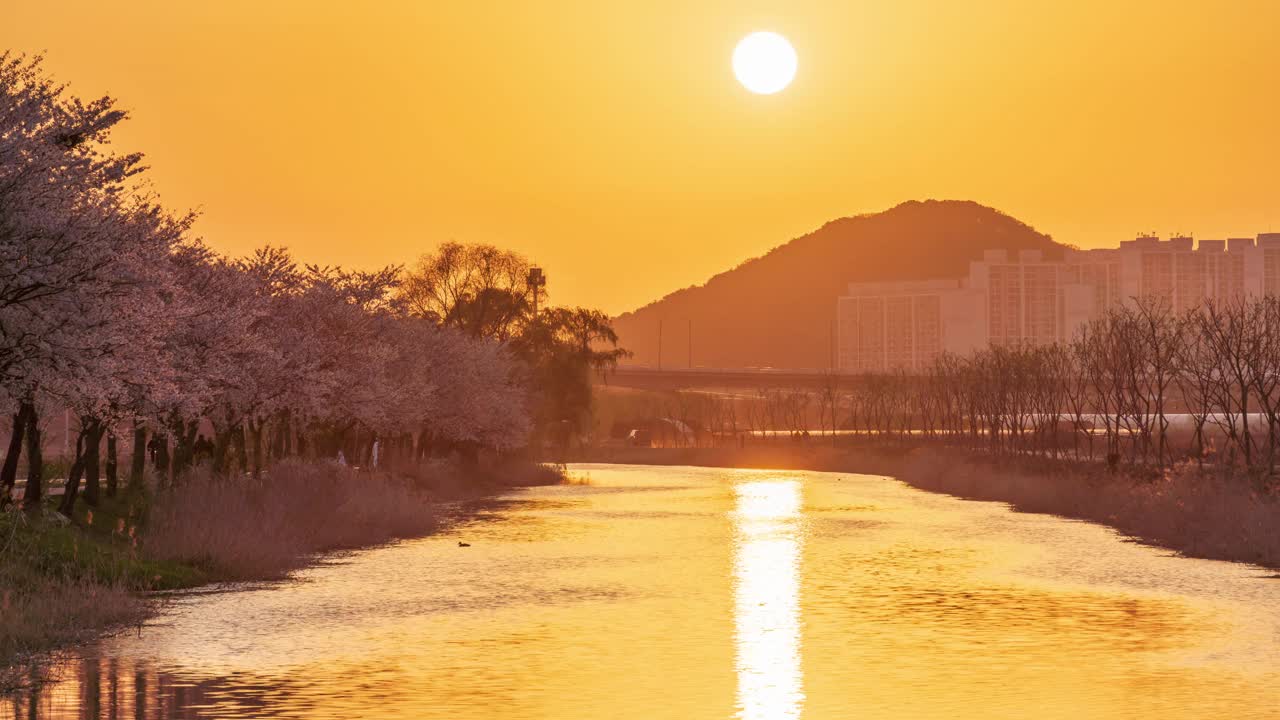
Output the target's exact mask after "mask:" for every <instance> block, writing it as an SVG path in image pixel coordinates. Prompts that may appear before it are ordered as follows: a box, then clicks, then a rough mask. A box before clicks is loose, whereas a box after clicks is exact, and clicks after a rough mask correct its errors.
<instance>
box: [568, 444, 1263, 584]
mask: <svg viewBox="0 0 1280 720" xmlns="http://www.w3.org/2000/svg"><path fill="white" fill-rule="evenodd" d="M570 459H571V461H572V462H604V463H624V464H637V465H696V466H707V467H729V468H764V469H778V470H818V471H825V472H846V473H860V474H870V475H887V476H891V477H893V478H896V479H898V480H900V481H902V482H904V483H906V484H908V485H911V486H913V487H916V488H919V489H921V490H927V491H930V492H937V493H943V494H947V495H953V496H956V497H960V498H964V499H968V500H985V501H997V502H1005V503H1008V504H1009V505H1010V506H1012V507H1013V508H1014V509H1015V510H1018V511H1021V512H1031V513H1045V514H1050V515H1058V516H1062V517H1068V518H1075V519H1079V520H1087V521H1089V522H1094V523H1099V524H1102V525H1107V526H1109V527H1112V528H1114V529H1115V530H1117V531H1118V532H1120V533H1122V534H1124V535H1126V536H1128V537H1131V538H1133V539H1134V540H1137V541H1140V542H1144V543H1147V544H1151V545H1156V546H1160V547H1164V548H1167V549H1170V550H1173V551H1175V552H1178V553H1180V554H1182V555H1186V556H1188V557H1197V558H1206V559H1211V560H1230V561H1234V562H1247V563H1254V564H1256V565H1261V566H1264V567H1267V568H1271V569H1280V497H1277V496H1276V494H1275V493H1274V492H1266V491H1262V490H1259V489H1258V488H1256V487H1255V486H1253V485H1252V484H1251V483H1250V481H1248V480H1247V479H1243V478H1222V477H1220V476H1218V475H1217V474H1215V473H1211V472H1205V471H1201V470H1200V469H1198V468H1197V467H1196V466H1195V465H1182V466H1179V467H1177V468H1174V469H1171V470H1168V471H1166V472H1164V473H1162V474H1160V475H1158V476H1149V477H1135V476H1130V475H1125V474H1112V473H1109V472H1107V471H1106V469H1105V468H1104V467H1103V466H1101V465H1100V464H1097V463H1080V462H1071V461H1055V460H1047V459H1042V458H1001V459H995V458H992V457H990V456H986V455H980V454H976V453H971V452H965V451H960V450H955V449H950V448H928V447H919V448H914V449H894V450H872V449H863V448H857V449H851V448H843V447H831V446H828V445H822V444H820V443H818V442H817V441H816V439H815V441H814V442H812V443H811V444H806V445H782V444H779V445H757V446H749V447H746V448H732V447H730V448H629V447H627V448H600V449H588V450H585V451H575V454H573V455H571V456H570Z"/></svg>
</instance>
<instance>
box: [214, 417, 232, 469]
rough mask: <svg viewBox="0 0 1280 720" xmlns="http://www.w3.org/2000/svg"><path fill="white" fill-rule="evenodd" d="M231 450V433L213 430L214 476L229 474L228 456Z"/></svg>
mask: <svg viewBox="0 0 1280 720" xmlns="http://www.w3.org/2000/svg"><path fill="white" fill-rule="evenodd" d="M230 448H231V431H230V430H219V429H218V428H216V427H215V428H214V430H213V474H215V475H218V476H223V475H226V474H227V455H228V454H229V452H228V451H229V450H230Z"/></svg>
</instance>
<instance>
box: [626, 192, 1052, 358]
mask: <svg viewBox="0 0 1280 720" xmlns="http://www.w3.org/2000/svg"><path fill="white" fill-rule="evenodd" d="M1064 247H1065V246H1063V245H1060V244H1058V243H1056V242H1054V241H1053V239H1052V238H1050V237H1049V236H1048V235H1045V234H1043V233H1039V232H1036V230H1035V229H1034V228H1032V227H1031V226H1029V225H1026V224H1025V223H1022V222H1019V221H1018V220H1016V219H1014V218H1012V217H1010V216H1008V215H1005V214H1004V213H1002V212H999V211H997V210H993V209H992V208H989V207H985V206H983V205H979V204H978V203H975V202H969V201H958V200H926V201H910V202H905V203H902V204H901V205H898V206H896V207H893V208H891V209H889V210H885V211H884V212H880V213H875V214H870V215H858V216H855V217H846V218H840V219H839V220H832V221H831V222H829V223H827V224H826V225H823V226H822V227H821V228H819V229H817V230H815V231H813V232H811V233H809V234H808V235H804V236H802V237H798V238H796V239H794V240H792V241H790V242H788V243H786V244H785V245H781V246H779V247H776V248H774V249H773V250H770V251H769V252H768V253H766V254H765V255H763V256H762V257H758V258H754V259H752V260H748V261H746V262H744V263H742V264H741V265H739V266H738V267H736V268H734V269H732V270H729V271H727V272H723V273H720V274H719V275H716V276H715V277H713V278H711V279H710V280H708V281H707V282H706V283H705V284H703V285H695V286H693V287H688V288H685V289H683V290H677V291H676V292H673V293H671V294H670V295H667V296H666V297H664V298H662V299H661V300H658V301H656V302H653V303H650V304H648V305H645V306H644V307H641V308H639V309H637V310H635V311H633V312H629V313H624V314H623V315H620V316H618V317H617V318H615V319H614V327H615V328H616V329H617V331H618V335H619V336H620V339H621V343H620V344H621V345H622V346H623V347H625V348H627V349H629V350H631V351H632V352H634V353H635V356H634V357H633V358H631V359H630V360H628V361H627V362H629V363H634V364H637V365H648V366H654V365H657V364H658V363H657V361H658V331H659V322H660V321H661V326H662V365H663V366H664V367H669V368H682V367H687V366H688V364H689V336H690V334H691V333H690V322H692V336H693V353H692V358H693V364H694V365H695V366H703V367H726V368H729V367H780V368H825V367H828V365H829V358H830V357H831V354H830V343H831V334H832V327H833V320H834V317H835V307H836V298H837V297H839V296H840V295H842V294H844V292H845V289H846V286H847V285H848V283H850V282H856V281H884V280H927V279H933V278H959V277H963V276H965V275H967V274H968V272H969V261H970V260H976V259H980V258H981V257H982V252H983V251H984V250H994V249H1007V250H1011V251H1017V250H1043V251H1044V252H1045V255H1046V257H1055V256H1058V255H1059V254H1060V253H1061V251H1062V249H1063V248H1064Z"/></svg>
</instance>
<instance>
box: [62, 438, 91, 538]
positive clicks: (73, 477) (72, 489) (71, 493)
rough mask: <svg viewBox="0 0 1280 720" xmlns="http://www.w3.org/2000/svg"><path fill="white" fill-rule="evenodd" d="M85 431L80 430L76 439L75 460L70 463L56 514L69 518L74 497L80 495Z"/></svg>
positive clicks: (85, 439)
mask: <svg viewBox="0 0 1280 720" xmlns="http://www.w3.org/2000/svg"><path fill="white" fill-rule="evenodd" d="M87 434H88V431H87V430H81V431H80V436H79V437H77V438H76V459H75V462H73V463H71V470H70V471H69V472H68V473H67V487H66V489H65V490H64V491H63V493H62V502H60V503H58V512H60V513H62V514H63V515H66V516H67V517H71V511H72V510H73V509H75V506H76V495H78V494H79V493H80V476H81V475H83V474H84V450H85V445H86V444H87V442H86V441H87V440H88V438H87V437H85V436H86V435H87Z"/></svg>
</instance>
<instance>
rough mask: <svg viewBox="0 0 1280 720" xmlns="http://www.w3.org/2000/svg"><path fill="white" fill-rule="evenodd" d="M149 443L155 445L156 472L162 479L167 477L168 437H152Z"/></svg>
mask: <svg viewBox="0 0 1280 720" xmlns="http://www.w3.org/2000/svg"><path fill="white" fill-rule="evenodd" d="M151 441H152V442H154V443H155V444H156V472H158V473H160V477H161V479H163V478H165V477H167V476H168V475H169V463H170V459H169V436H168V435H153V436H152V438H151Z"/></svg>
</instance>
